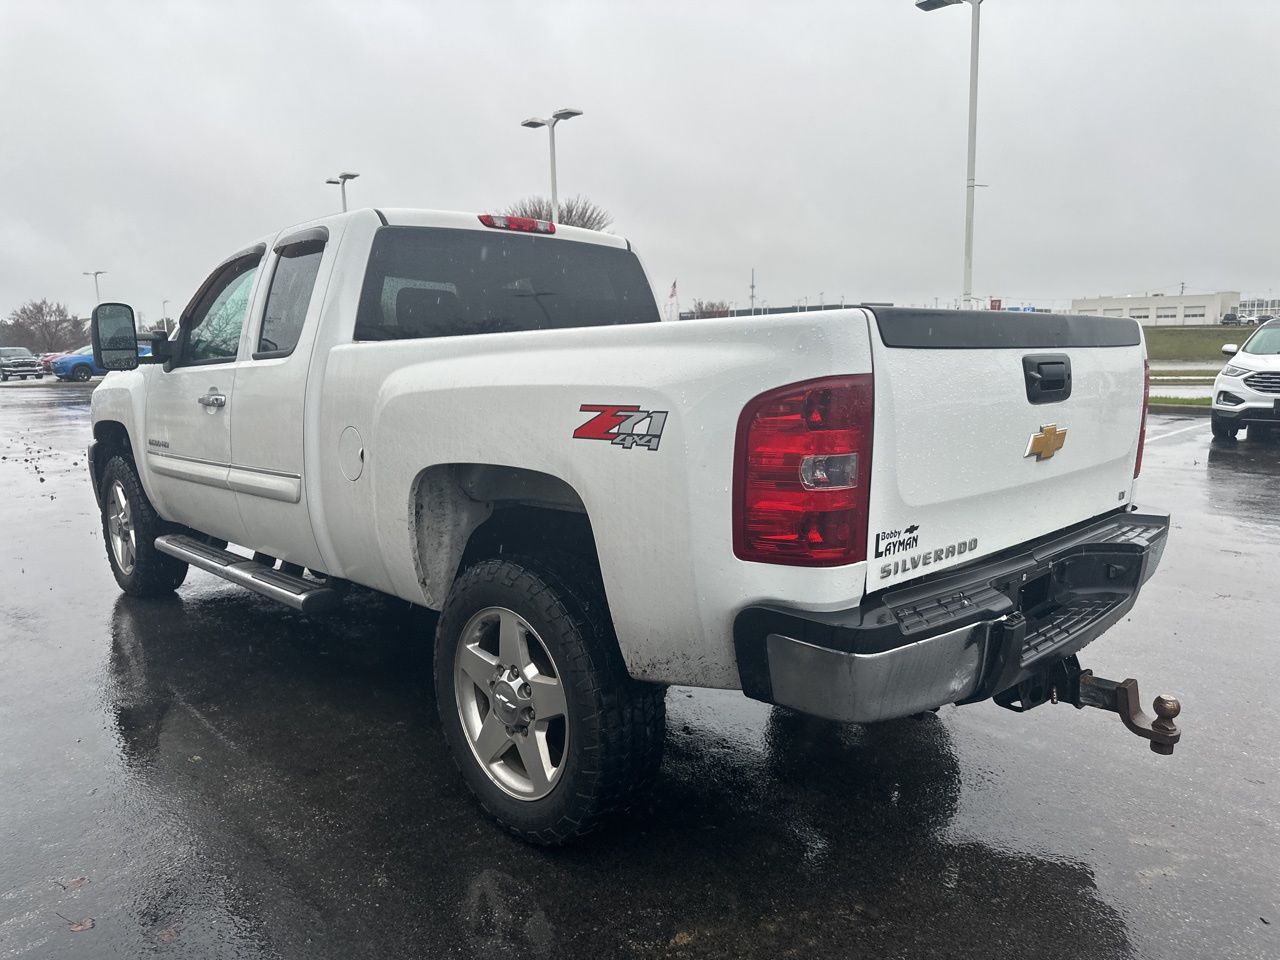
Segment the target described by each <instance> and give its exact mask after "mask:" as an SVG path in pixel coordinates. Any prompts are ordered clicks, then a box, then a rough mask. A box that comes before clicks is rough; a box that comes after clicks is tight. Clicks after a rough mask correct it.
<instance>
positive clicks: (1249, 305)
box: [1239, 297, 1280, 317]
mask: <svg viewBox="0 0 1280 960" xmlns="http://www.w3.org/2000/svg"><path fill="white" fill-rule="evenodd" d="M1239 313H1240V316H1242V317H1280V300H1266V299H1262V298H1260V297H1246V298H1245V299H1244V300H1241V301H1240V310H1239Z"/></svg>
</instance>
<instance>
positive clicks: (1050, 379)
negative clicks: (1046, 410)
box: [1022, 353, 1071, 403]
mask: <svg viewBox="0 0 1280 960" xmlns="http://www.w3.org/2000/svg"><path fill="white" fill-rule="evenodd" d="M1022 373H1023V377H1024V379H1025V380H1026V382H1027V399H1028V400H1030V401H1031V402H1032V403H1058V402H1059V401H1061V400H1065V399H1067V397H1069V396H1071V358H1070V357H1068V356H1067V355H1066V354H1065V353H1036V354H1031V355H1030V356H1026V357H1023V358H1022Z"/></svg>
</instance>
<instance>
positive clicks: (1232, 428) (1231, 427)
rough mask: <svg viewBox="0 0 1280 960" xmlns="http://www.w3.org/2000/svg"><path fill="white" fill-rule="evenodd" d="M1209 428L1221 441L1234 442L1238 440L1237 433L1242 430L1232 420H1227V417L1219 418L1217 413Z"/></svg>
mask: <svg viewBox="0 0 1280 960" xmlns="http://www.w3.org/2000/svg"><path fill="white" fill-rule="evenodd" d="M1209 427H1210V429H1211V430H1213V435H1214V436H1215V437H1216V438H1217V439H1219V440H1234V439H1235V438H1236V433H1237V432H1238V431H1239V429H1240V427H1239V426H1237V425H1236V424H1234V423H1232V422H1231V421H1230V420H1227V419H1226V418H1225V417H1220V416H1218V415H1217V414H1216V413H1215V414H1213V416H1212V418H1211V420H1210V423H1209Z"/></svg>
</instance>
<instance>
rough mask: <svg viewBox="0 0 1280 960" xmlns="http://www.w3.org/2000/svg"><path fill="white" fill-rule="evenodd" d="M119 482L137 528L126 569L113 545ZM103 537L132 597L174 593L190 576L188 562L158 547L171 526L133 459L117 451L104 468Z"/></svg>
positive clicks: (122, 585) (121, 581)
mask: <svg viewBox="0 0 1280 960" xmlns="http://www.w3.org/2000/svg"><path fill="white" fill-rule="evenodd" d="M116 484H119V486H120V489H121V491H122V492H123V494H124V498H125V501H126V503H127V504H128V507H129V515H130V516H129V520H130V523H131V526H132V529H133V564H132V567H131V568H130V569H128V570H126V569H124V568H123V567H122V566H121V564H120V561H119V560H118V559H117V557H116V551H115V549H114V548H113V546H112V531H111V526H110V523H111V521H110V515H111V510H112V507H113V505H114V503H115V495H116V493H115V488H116ZM100 492H101V496H102V539H103V541H104V542H105V543H106V548H107V562H108V563H110V564H111V573H112V574H113V575H114V576H115V578H116V583H118V584H119V585H120V589H121V590H123V591H124V592H125V593H127V594H129V596H131V597H159V596H163V595H165V594H166V593H172V592H173V591H174V590H176V589H177V588H178V587H180V586H181V585H182V581H183V580H185V579H186V578H187V564H185V563H183V562H182V561H181V560H178V559H177V558H176V557H171V556H169V555H168V554H164V553H161V552H160V551H159V550H157V549H156V548H155V539H156V537H157V536H159V535H160V534H162V533H165V532H166V531H167V530H168V525H167V524H166V523H165V521H164V520H162V519H160V515H159V514H157V513H156V510H155V507H153V506H152V505H151V501H150V500H148V499H147V494H146V491H144V490H143V489H142V481H140V480H139V479H138V474H137V471H136V470H135V469H134V466H133V463H132V461H130V460H128V459H127V458H125V457H123V456H120V455H119V454H117V455H116V456H114V457H112V458H111V459H110V460H108V461H107V466H106V468H105V469H104V470H103V471H102V488H101V491H100Z"/></svg>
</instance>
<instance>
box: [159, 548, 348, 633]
mask: <svg viewBox="0 0 1280 960" xmlns="http://www.w3.org/2000/svg"><path fill="white" fill-rule="evenodd" d="M156 549H157V550H159V551H160V552H161V553H167V554H168V555H169V556H171V557H177V558H178V559H179V560H183V561H185V562H186V563H189V564H191V565H192V566H193V567H199V568H200V569H201V570H204V571H206V572H207V573H212V574H213V575H214V576H215V577H221V578H222V579H223V580H229V581H230V582H232V583H234V584H235V585H236V586H240V587H244V588H245V589H246V590H252V591H253V592H254V593H260V594H262V595H263V596H264V597H270V598H271V599H272V600H275V601H277V602H279V603H283V604H284V605H285V606H286V607H292V608H293V609H294V610H301V611H302V612H303V613H323V612H325V611H326V610H331V609H333V607H335V606H336V605H337V603H338V600H339V594H338V591H336V590H334V589H333V588H332V587H328V586H325V585H323V584H320V583H317V582H316V581H315V580H308V579H306V578H305V577H300V576H294V575H293V574H289V573H283V572H281V571H279V570H275V569H273V568H271V567H269V566H267V565H266V564H265V563H258V562H257V561H256V560H250V559H249V558H248V557H242V556H240V554H238V553H232V552H231V551H230V550H219V549H218V548H217V547H212V546H210V545H209V544H207V543H202V542H200V541H199V540H196V539H195V538H194V537H188V536H184V535H182V534H176V533H166V534H163V535H161V536H159V537H156Z"/></svg>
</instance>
